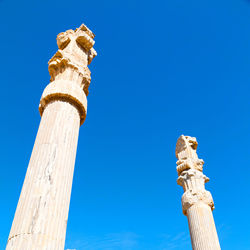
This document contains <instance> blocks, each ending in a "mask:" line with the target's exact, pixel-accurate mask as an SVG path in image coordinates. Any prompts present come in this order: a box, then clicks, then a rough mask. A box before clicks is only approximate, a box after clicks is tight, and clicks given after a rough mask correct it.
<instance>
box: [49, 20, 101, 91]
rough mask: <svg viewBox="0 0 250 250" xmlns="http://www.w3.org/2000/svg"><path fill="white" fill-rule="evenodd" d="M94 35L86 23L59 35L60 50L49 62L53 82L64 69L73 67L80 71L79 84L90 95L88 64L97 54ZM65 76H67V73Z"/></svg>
mask: <svg viewBox="0 0 250 250" xmlns="http://www.w3.org/2000/svg"><path fill="white" fill-rule="evenodd" d="M94 37H95V35H94V33H93V32H92V31H91V30H90V29H88V28H87V26H86V25H84V24H82V25H81V26H80V27H79V28H77V29H75V30H67V31H65V32H62V33H59V34H58V35H57V45H58V51H57V52H56V53H55V55H54V56H53V57H52V58H51V59H50V60H49V62H48V64H49V67H48V69H49V74H50V76H51V79H50V81H51V82H52V81H54V80H55V79H56V77H57V76H58V74H60V73H61V72H62V71H65V69H67V68H71V69H72V70H73V71H75V72H77V73H78V76H79V80H80V82H79V85H80V86H81V87H83V89H84V92H85V94H86V95H88V86H89V84H90V81H91V78H90V71H89V69H88V67H87V66H88V65H89V64H90V63H91V62H92V60H93V58H94V57H95V56H96V55H97V53H96V51H95V49H94V48H93V46H94V44H95V41H94V40H93V39H94ZM63 77H64V78H65V75H64V76H63ZM75 78H76V77H75Z"/></svg>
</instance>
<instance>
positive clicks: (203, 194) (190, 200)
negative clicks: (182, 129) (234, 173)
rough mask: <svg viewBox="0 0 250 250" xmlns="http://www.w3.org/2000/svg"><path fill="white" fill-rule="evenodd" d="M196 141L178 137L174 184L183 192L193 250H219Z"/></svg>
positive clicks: (191, 138)
mask: <svg viewBox="0 0 250 250" xmlns="http://www.w3.org/2000/svg"><path fill="white" fill-rule="evenodd" d="M197 146H198V143H197V141H196V138H194V137H190V136H184V135H182V136H180V138H179V139H178V141H177V144H176V151H175V153H176V157H177V159H178V161H177V172H178V176H179V178H178V179H177V183H178V184H179V185H181V186H182V187H183V189H184V194H183V196H182V199H181V201H182V209H183V213H184V215H186V216H187V218H188V224H189V231H190V236H191V241H192V247H193V249H194V250H219V249H220V244H219V239H218V236H217V232H216V228H215V224H214V219H213V214H212V210H213V209H214V202H213V198H212V195H211V193H210V192H208V191H206V190H205V183H206V182H208V181H209V178H208V177H206V176H205V175H204V174H203V173H202V171H203V164H204V161H203V160H201V159H199V158H198V156H197V153H196V149H197Z"/></svg>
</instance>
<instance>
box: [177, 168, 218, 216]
mask: <svg viewBox="0 0 250 250" xmlns="http://www.w3.org/2000/svg"><path fill="white" fill-rule="evenodd" d="M208 181H209V178H208V177H207V176H205V175H204V174H203V173H202V172H200V171H198V170H196V169H189V170H185V171H183V172H182V173H181V175H180V176H179V178H178V179H177V183H178V184H179V185H180V186H182V187H183V189H184V192H185V193H184V194H183V196H182V199H181V201H182V209H183V213H184V214H185V215H186V214H187V209H188V208H190V207H191V206H192V205H194V204H196V203H198V202H203V203H205V204H207V205H208V206H210V207H211V209H212V210H213V209H214V202H213V198H212V195H211V193H210V192H209V191H206V190H205V183H206V182H208Z"/></svg>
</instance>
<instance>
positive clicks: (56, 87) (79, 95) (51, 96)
mask: <svg viewBox="0 0 250 250" xmlns="http://www.w3.org/2000/svg"><path fill="white" fill-rule="evenodd" d="M55 100H62V101H67V102H69V103H71V104H72V105H74V106H75V107H76V108H77V109H78V111H79V115H80V123H81V125H82V124H83V123H84V120H85V118H86V114H87V98H86V95H85V93H84V91H83V90H82V89H81V88H80V86H78V85H76V84H74V83H73V84H72V83H71V82H70V81H63V80H58V81H54V82H52V83H50V84H49V85H48V86H47V87H46V88H45V90H44V92H43V94H42V97H41V100H40V105H39V111H40V114H41V116H42V114H43V112H44V110H45V108H46V106H47V104H49V103H50V102H53V101H55Z"/></svg>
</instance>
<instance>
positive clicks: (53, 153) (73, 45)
mask: <svg viewBox="0 0 250 250" xmlns="http://www.w3.org/2000/svg"><path fill="white" fill-rule="evenodd" d="M93 39H94V34H93V33H92V32H91V31H90V30H89V29H88V28H87V27H86V26H85V25H81V27H80V28H78V29H76V30H75V31H73V30H68V31H66V32H63V33H60V34H59V35H58V36H57V44H58V48H59V50H58V51H57V52H56V54H55V55H54V56H53V57H52V58H51V60H50V61H49V73H50V76H51V83H50V84H49V85H48V86H47V87H46V88H45V90H44V92H43V94H42V97H41V101H40V105H39V111H40V114H41V116H42V118H41V123H40V126H39V130H38V133H37V137H36V141H35V144H34V148H33V151H32V155H31V158H30V162H29V166H28V169H27V173H26V177H25V180H24V184H23V187H22V192H21V195H20V198H19V202H18V205H17V209H16V213H15V217H14V220H13V224H12V228H11V231H10V235H9V239H8V243H7V247H6V249H7V250H63V249H64V244H65V235H66V227H67V219H68V211H69V203H70V195H71V186H72V180H73V172H74V164H75V157H76V149H77V141H78V133H79V127H80V125H81V124H83V122H84V120H85V117H86V113H87V98H86V96H87V95H88V86H89V84H90V80H91V78H90V71H89V69H88V67H87V65H88V64H90V63H91V61H92V59H93V58H94V57H95V56H96V52H95V50H94V49H93V45H94V40H93Z"/></svg>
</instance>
